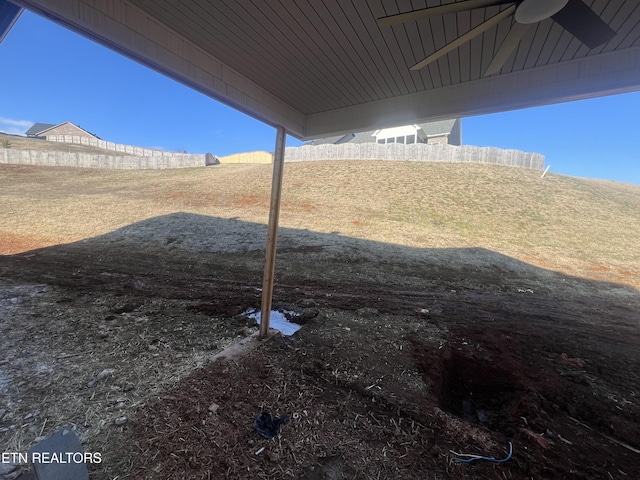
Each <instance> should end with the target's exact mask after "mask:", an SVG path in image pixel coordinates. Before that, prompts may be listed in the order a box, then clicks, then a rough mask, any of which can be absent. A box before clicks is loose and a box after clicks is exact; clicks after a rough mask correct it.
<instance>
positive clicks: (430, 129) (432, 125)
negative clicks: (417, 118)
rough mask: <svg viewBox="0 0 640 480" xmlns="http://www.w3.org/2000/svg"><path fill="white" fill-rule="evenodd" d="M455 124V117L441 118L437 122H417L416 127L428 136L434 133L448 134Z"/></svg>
mask: <svg viewBox="0 0 640 480" xmlns="http://www.w3.org/2000/svg"><path fill="white" fill-rule="evenodd" d="M455 124H456V119H455V118H454V119H451V120H441V121H439V122H427V123H419V124H418V127H420V129H421V130H422V131H423V132H424V133H425V135H427V136H428V137H431V136H434V135H448V134H450V133H451V131H452V130H453V127H454V126H455Z"/></svg>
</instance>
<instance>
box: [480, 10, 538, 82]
mask: <svg viewBox="0 0 640 480" xmlns="http://www.w3.org/2000/svg"><path fill="white" fill-rule="evenodd" d="M530 26H531V24H526V25H525V24H524V23H518V22H515V23H514V24H513V26H512V27H511V30H509V33H508V34H507V36H506V37H505V39H504V42H502V45H500V48H499V49H498V51H497V52H496V54H495V55H494V57H493V60H491V63H490V64H489V66H488V67H487V69H486V70H485V72H484V75H483V76H485V77H488V76H489V75H493V74H495V73H498V72H499V71H500V69H501V68H502V66H503V65H504V64H505V62H506V61H507V59H508V58H509V56H510V55H511V54H512V53H513V52H514V50H515V49H516V48H518V45H519V44H520V40H522V37H524V35H525V34H526V33H527V31H528V30H529V27H530Z"/></svg>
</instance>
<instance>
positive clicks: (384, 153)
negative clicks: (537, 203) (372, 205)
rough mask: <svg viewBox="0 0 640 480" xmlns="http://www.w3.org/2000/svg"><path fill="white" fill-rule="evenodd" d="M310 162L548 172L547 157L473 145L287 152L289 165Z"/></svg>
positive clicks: (360, 145)
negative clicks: (407, 162)
mask: <svg viewBox="0 0 640 480" xmlns="http://www.w3.org/2000/svg"><path fill="white" fill-rule="evenodd" d="M310 160H410V161H417V162H450V163H461V162H469V163H493V164H498V165H509V166H513V167H524V168H532V169H535V170H542V169H543V168H544V155H541V154H539V153H530V152H522V151H520V150H503V149H502V148H496V147H475V146H473V145H462V146H456V145H443V144H437V143H435V144H424V143H414V144H412V145H404V144H396V143H392V144H387V145H381V144H377V143H343V144H342V145H304V146H302V147H289V148H287V149H286V153H285V161H287V162H302V161H310Z"/></svg>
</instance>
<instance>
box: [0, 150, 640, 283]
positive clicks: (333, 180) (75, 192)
mask: <svg viewBox="0 0 640 480" xmlns="http://www.w3.org/2000/svg"><path fill="white" fill-rule="evenodd" d="M270 181H271V166H270V165H220V166H216V167H210V168H206V169H204V168H198V169H179V170H155V171H152V170H146V171H115V170H93V169H68V168H46V167H30V166H18V165H0V183H1V184H2V187H3V188H2V190H0V254H10V253H16V252H19V251H25V250H28V249H32V248H37V247H41V246H46V245H52V244H56V243H61V242H71V241H75V240H79V239H82V238H87V237H91V236H95V235H99V234H102V233H106V232H109V231H111V230H113V229H116V228H119V227H122V226H125V225H128V224H130V223H133V222H136V221H139V220H143V219H145V218H150V217H154V216H157V215H164V214H169V213H173V212H192V213H198V214H204V215H211V216H218V217H223V218H232V217H237V218H238V219H240V220H247V221H252V222H261V223H266V222H267V218H268V206H269V193H270ZM282 202H283V204H282V212H281V225H282V226H286V227H291V228H301V229H305V228H306V229H309V230H313V231H318V232H339V233H340V234H341V235H344V236H351V237H357V238H366V239H371V240H378V241H383V242H389V243H395V244H402V245H408V246H415V247H425V248H441V247H442V248H444V247H484V248H487V249H490V250H494V251H496V252H500V253H503V254H505V255H509V256H511V257H514V258H518V259H520V260H524V261H526V262H528V263H531V264H534V265H537V266H540V267H544V268H549V269H553V270H558V271H563V272H566V273H568V274H572V275H578V276H582V277H586V278H594V279H599V280H609V281H617V282H622V283H626V284H630V285H633V286H635V287H637V288H638V287H640V215H639V214H638V212H640V186H635V185H630V184H623V183H616V182H610V181H600V180H587V179H580V178H573V177H566V176H562V175H555V174H552V173H551V174H548V175H547V176H546V177H545V178H544V179H542V178H540V172H538V171H533V170H527V169H520V168H511V167H502V166H496V165H480V164H477V165H474V164H439V163H418V162H356V161H350V162H346V161H343V162H340V161H331V162H329V161H327V162H305V163H291V164H286V166H285V176H284V190H283V196H282Z"/></svg>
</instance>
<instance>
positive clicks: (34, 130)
mask: <svg viewBox="0 0 640 480" xmlns="http://www.w3.org/2000/svg"><path fill="white" fill-rule="evenodd" d="M56 125H58V124H57V123H34V124H33V126H32V127H31V128H30V129H29V130H27V131H26V132H24V134H25V135H27V136H29V135H38V134H39V133H40V132H44V131H45V130H49V129H50V128H53V127H55V126H56Z"/></svg>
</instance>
